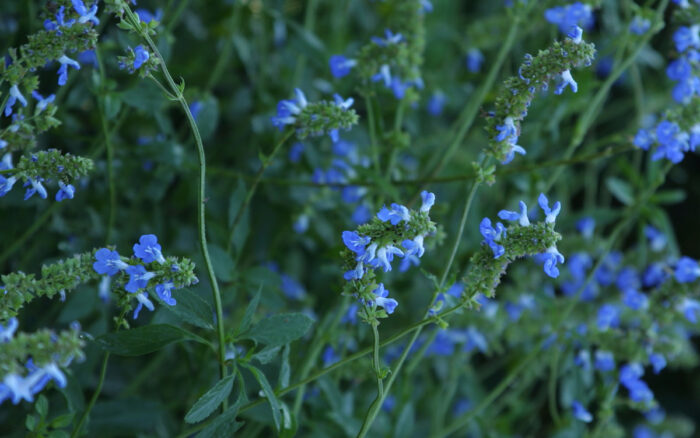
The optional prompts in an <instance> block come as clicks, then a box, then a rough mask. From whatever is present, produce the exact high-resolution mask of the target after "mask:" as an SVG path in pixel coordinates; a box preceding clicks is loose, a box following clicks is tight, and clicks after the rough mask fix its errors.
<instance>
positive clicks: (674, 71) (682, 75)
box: [666, 57, 693, 81]
mask: <svg viewBox="0 0 700 438" xmlns="http://www.w3.org/2000/svg"><path fill="white" fill-rule="evenodd" d="M692 74H693V67H692V66H691V65H690V62H688V60H687V59H686V58H685V57H680V58H678V59H676V60H673V61H672V62H671V63H669V64H668V67H666V75H667V76H668V77H669V79H671V80H672V81H683V80H685V79H688V78H689V77H691V76H692Z"/></svg>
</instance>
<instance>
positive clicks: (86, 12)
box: [73, 0, 100, 24]
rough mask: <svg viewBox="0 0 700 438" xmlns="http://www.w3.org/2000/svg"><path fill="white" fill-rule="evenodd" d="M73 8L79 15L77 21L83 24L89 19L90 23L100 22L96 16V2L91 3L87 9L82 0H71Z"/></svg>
mask: <svg viewBox="0 0 700 438" xmlns="http://www.w3.org/2000/svg"><path fill="white" fill-rule="evenodd" d="M73 9H75V12H77V13H78V15H80V18H78V23H81V24H83V23H87V22H88V21H89V22H91V23H92V24H100V20H99V19H98V18H97V2H95V3H93V5H92V6H91V7H90V9H88V8H86V7H85V3H83V0H73Z"/></svg>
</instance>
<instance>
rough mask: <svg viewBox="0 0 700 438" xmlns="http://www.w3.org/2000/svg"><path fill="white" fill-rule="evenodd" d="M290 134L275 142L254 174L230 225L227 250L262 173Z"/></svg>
mask: <svg viewBox="0 0 700 438" xmlns="http://www.w3.org/2000/svg"><path fill="white" fill-rule="evenodd" d="M292 134H294V131H287V133H285V134H284V136H283V137H282V138H281V139H280V141H278V142H277V144H276V145H275V147H274V149H272V152H271V153H270V155H269V156H268V157H267V158H265V159H264V160H263V162H262V163H261V165H260V169H258V171H257V173H256V174H255V177H254V179H253V185H252V186H251V187H250V189H248V193H246V195H245V200H244V201H243V204H242V205H241V207H240V208H239V209H238V212H236V217H235V219H234V220H233V224H232V225H231V231H230V232H229V238H228V244H227V248H228V249H229V250H230V249H231V243H232V242H233V236H234V234H235V231H236V227H237V226H238V223H239V222H240V221H241V218H242V217H243V212H245V210H246V208H248V204H250V201H251V200H252V199H253V195H255V191H256V190H257V188H258V184H259V183H260V179H261V178H262V175H263V173H265V170H266V169H267V167H268V166H269V165H270V163H272V161H273V160H274V159H275V156H276V155H277V152H279V150H280V149H281V148H282V145H284V143H285V142H286V141H287V140H288V139H289V138H290V137H291V136H292Z"/></svg>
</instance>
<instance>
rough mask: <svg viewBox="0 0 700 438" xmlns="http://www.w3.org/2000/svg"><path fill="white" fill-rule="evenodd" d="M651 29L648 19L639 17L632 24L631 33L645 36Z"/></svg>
mask: <svg viewBox="0 0 700 438" xmlns="http://www.w3.org/2000/svg"><path fill="white" fill-rule="evenodd" d="M649 28H651V21H650V20H649V19H648V18H643V17H640V16H639V15H637V16H636V17H634V18H633V19H632V22H631V23H630V28H629V29H630V32H632V33H634V34H636V35H644V34H645V33H647V31H648V30H649Z"/></svg>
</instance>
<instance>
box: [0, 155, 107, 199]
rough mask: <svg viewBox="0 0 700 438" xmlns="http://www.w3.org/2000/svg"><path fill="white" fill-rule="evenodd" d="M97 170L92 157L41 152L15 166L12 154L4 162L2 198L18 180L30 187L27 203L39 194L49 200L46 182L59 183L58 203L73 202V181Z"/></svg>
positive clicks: (1, 164)
mask: <svg viewBox="0 0 700 438" xmlns="http://www.w3.org/2000/svg"><path fill="white" fill-rule="evenodd" d="M93 167H94V164H93V162H92V160H90V159H88V158H83V157H78V156H74V155H71V154H63V153H61V152H60V151H58V150H56V149H49V150H46V151H40V152H37V153H35V154H31V156H29V157H27V156H23V157H22V158H21V159H20V161H19V163H18V164H17V167H12V155H11V154H10V153H7V154H5V155H4V156H3V158H2V161H0V172H2V173H0V197H2V196H5V195H6V194H7V193H9V192H10V190H12V188H13V186H14V185H15V183H16V182H17V181H19V180H23V181H24V187H26V188H27V190H26V192H25V194H24V199H25V200H27V199H29V198H31V197H32V196H33V195H34V194H35V193H36V194H38V195H39V196H40V197H41V198H42V199H46V198H47V196H48V192H47V190H46V188H45V187H44V185H43V183H45V182H48V181H51V180H56V181H57V183H58V191H57V192H56V196H55V199H56V201H59V202H60V201H63V200H64V199H73V197H74V196H75V187H74V186H73V184H72V182H73V181H75V180H76V179H78V178H80V177H82V176H85V175H86V174H87V173H88V172H90V171H91V170H92V169H93Z"/></svg>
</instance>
